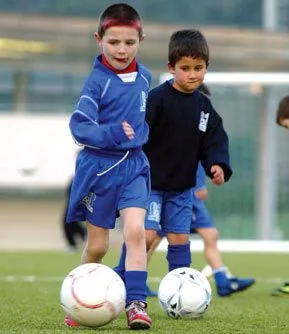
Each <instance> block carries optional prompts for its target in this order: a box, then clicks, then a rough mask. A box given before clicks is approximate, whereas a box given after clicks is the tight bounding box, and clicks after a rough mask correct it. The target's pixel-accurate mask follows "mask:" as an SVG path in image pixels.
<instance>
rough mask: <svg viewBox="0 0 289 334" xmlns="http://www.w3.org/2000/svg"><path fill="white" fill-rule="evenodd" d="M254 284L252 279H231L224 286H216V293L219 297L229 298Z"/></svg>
mask: <svg viewBox="0 0 289 334" xmlns="http://www.w3.org/2000/svg"><path fill="white" fill-rule="evenodd" d="M254 283H255V279H254V278H238V277H232V278H230V279H228V281H227V283H226V284H224V285H223V284H222V285H216V287H217V293H218V295H219V297H227V296H230V295H231V294H232V293H235V292H240V291H243V290H246V289H248V288H249V287H250V286H252V285H253V284H254Z"/></svg>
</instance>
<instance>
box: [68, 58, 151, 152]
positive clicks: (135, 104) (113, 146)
mask: <svg viewBox="0 0 289 334" xmlns="http://www.w3.org/2000/svg"><path fill="white" fill-rule="evenodd" d="M137 69H138V74H137V76H136V79H135V81H133V82H124V81H122V80H121V78H120V77H119V76H118V75H117V74H116V73H114V72H112V71H111V70H110V69H108V68H107V67H106V66H104V65H103V64H102V63H101V56H98V57H97V58H96V60H95V63H94V66H93V69H92V71H91V73H90V75H89V76H88V78H87V80H86V82H85V83H84V86H83V89H82V91H81V96H80V99H79V101H78V104H77V108H76V110H75V111H74V113H73V114H72V115H71V118H70V123H69V126H70V130H71V133H72V136H73V138H74V140H75V141H76V142H77V143H78V144H79V145H82V146H85V147H90V148H93V149H101V150H102V151H109V152H114V151H124V150H131V149H132V150H133V149H138V148H140V147H142V145H143V144H144V143H145V142H146V141H147V139H148V125H147V124H146V122H145V106H146V99H147V94H148V90H149V87H150V82H151V75H150V73H149V71H148V70H147V69H146V68H145V67H144V66H142V65H141V64H140V63H137ZM128 75H129V74H128ZM123 121H127V122H128V123H129V124H130V125H131V126H132V128H133V129H134V131H135V138H134V139H133V140H129V139H128V137H127V136H126V135H125V133H124V131H123V128H122V122H123Z"/></svg>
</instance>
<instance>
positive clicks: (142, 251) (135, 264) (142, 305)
mask: <svg viewBox="0 0 289 334" xmlns="http://www.w3.org/2000/svg"><path fill="white" fill-rule="evenodd" d="M145 215H146V210H145V209H142V208H126V209H122V210H120V218H121V221H122V223H123V235H124V241H125V244H126V249H127V254H126V261H125V262H126V266H125V267H126V272H125V285H126V293H127V300H126V309H127V320H128V326H129V328H131V329H148V328H150V327H151V323H152V321H151V319H150V317H149V316H148V314H147V313H146V297H147V292H146V280H147V269H146V267H147V261H146V241H145V230H144V220H145Z"/></svg>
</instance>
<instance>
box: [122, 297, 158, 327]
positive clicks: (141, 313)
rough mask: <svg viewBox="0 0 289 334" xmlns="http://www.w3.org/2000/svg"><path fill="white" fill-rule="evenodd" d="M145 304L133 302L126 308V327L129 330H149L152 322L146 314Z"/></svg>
mask: <svg viewBox="0 0 289 334" xmlns="http://www.w3.org/2000/svg"><path fill="white" fill-rule="evenodd" d="M146 307H147V305H146V303H144V302H142V301H134V302H131V303H130V304H128V306H127V308H126V317H127V325H128V327H129V328H130V329H150V328H151V325H152V320H151V318H150V317H149V315H148V314H147V312H146Z"/></svg>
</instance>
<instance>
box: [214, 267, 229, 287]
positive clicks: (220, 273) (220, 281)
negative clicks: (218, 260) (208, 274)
mask: <svg viewBox="0 0 289 334" xmlns="http://www.w3.org/2000/svg"><path fill="white" fill-rule="evenodd" d="M213 276H214V279H215V282H216V284H217V285H224V284H226V283H227V282H228V279H229V278H228V277H227V267H220V268H217V269H214V270H213Z"/></svg>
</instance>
